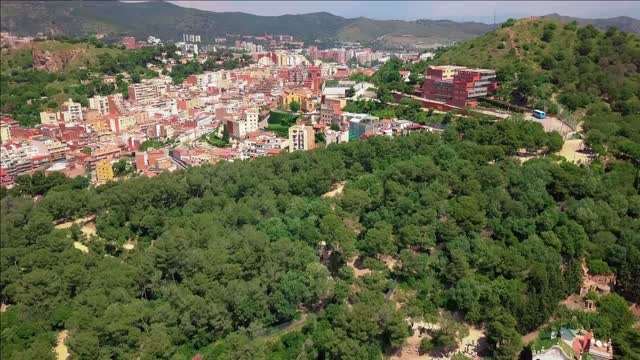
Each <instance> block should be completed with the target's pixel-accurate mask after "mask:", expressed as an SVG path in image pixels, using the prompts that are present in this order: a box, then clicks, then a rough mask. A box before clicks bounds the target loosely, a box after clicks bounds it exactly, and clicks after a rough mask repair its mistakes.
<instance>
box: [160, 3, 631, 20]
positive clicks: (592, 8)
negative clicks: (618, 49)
mask: <svg viewBox="0 0 640 360" xmlns="http://www.w3.org/2000/svg"><path fill="white" fill-rule="evenodd" d="M171 2H172V3H174V4H176V5H180V6H184V7H193V8H198V9H203V10H211V11H220V12H222V11H240V12H246V13H251V14H257V15H282V14H303V13H309V12H319V11H327V12H330V13H332V14H335V15H340V16H344V17H358V16H365V17H369V18H374V19H402V20H415V19H449V20H458V21H459V20H474V21H482V22H487V23H491V22H493V14H494V12H495V14H496V20H497V21H498V22H500V21H504V20H505V19H507V18H509V17H525V16H534V15H546V14H550V13H554V12H555V13H559V14H561V15H567V16H575V17H586V18H606V17H615V16H623V15H625V16H631V17H635V18H640V2H637V1H457V2H445V1H171Z"/></svg>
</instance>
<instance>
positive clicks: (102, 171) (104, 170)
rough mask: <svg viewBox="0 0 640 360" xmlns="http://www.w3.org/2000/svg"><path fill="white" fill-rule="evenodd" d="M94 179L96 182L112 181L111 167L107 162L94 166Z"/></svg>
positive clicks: (100, 162)
mask: <svg viewBox="0 0 640 360" xmlns="http://www.w3.org/2000/svg"><path fill="white" fill-rule="evenodd" d="M96 179H97V180H98V181H111V180H113V167H112V166H111V163H110V162H109V161H107V160H102V161H98V163H97V164H96Z"/></svg>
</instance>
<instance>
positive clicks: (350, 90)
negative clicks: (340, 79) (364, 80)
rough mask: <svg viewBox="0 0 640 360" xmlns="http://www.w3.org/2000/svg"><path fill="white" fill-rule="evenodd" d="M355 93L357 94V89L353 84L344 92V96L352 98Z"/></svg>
mask: <svg viewBox="0 0 640 360" xmlns="http://www.w3.org/2000/svg"><path fill="white" fill-rule="evenodd" d="M355 95H356V90H355V89H354V88H353V86H351V87H350V88H348V89H347V90H345V92H344V97H346V98H352V97H354V96H355Z"/></svg>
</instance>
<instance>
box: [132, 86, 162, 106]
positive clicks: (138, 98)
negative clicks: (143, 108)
mask: <svg viewBox="0 0 640 360" xmlns="http://www.w3.org/2000/svg"><path fill="white" fill-rule="evenodd" d="M159 96H160V90H159V89H158V85H156V84H153V83H140V84H132V85H130V86H129V101H131V102H132V103H133V104H136V105H144V104H149V103H151V102H153V101H155V100H157V99H158V97H159Z"/></svg>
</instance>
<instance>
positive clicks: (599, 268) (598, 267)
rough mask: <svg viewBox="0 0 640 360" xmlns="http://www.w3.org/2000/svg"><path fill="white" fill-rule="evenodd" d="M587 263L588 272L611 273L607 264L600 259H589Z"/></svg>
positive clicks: (595, 273) (596, 273) (594, 273)
mask: <svg viewBox="0 0 640 360" xmlns="http://www.w3.org/2000/svg"><path fill="white" fill-rule="evenodd" d="M587 263H588V265H589V274H592V275H605V274H611V273H612V271H611V268H609V264H607V263H606V262H604V261H602V260H600V259H589V261H588V262H587Z"/></svg>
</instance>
